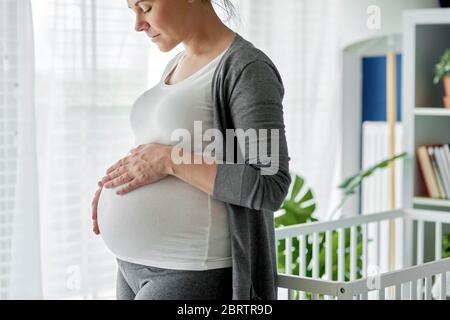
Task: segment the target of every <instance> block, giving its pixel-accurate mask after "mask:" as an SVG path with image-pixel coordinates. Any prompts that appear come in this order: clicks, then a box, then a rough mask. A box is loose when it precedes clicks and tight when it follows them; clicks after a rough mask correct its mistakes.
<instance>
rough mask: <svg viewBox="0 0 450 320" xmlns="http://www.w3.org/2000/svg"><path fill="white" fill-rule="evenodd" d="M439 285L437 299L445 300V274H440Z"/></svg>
mask: <svg viewBox="0 0 450 320" xmlns="http://www.w3.org/2000/svg"><path fill="white" fill-rule="evenodd" d="M440 280H441V283H440V289H441V290H439V291H440V292H439V299H440V300H446V299H447V279H446V272H443V273H441V279H440Z"/></svg>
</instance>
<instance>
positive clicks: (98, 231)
mask: <svg viewBox="0 0 450 320" xmlns="http://www.w3.org/2000/svg"><path fill="white" fill-rule="evenodd" d="M92 224H93V226H92V231H94V233H95V234H100V228H99V227H98V222H97V220H93V221H92Z"/></svg>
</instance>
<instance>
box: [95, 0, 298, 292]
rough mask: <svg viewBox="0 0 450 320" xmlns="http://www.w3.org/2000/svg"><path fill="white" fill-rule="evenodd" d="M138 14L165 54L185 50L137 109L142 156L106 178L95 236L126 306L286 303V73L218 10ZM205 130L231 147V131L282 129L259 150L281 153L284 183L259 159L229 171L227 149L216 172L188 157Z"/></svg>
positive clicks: (164, 7)
mask: <svg viewBox="0 0 450 320" xmlns="http://www.w3.org/2000/svg"><path fill="white" fill-rule="evenodd" d="M219 5H221V6H222V7H224V8H227V9H232V8H233V7H232V4H231V3H230V2H229V1H228V0H221V3H219ZM128 6H129V7H130V8H131V10H133V12H134V13H135V14H136V31H138V32H140V31H143V32H145V33H146V34H147V36H148V37H150V38H151V39H152V41H153V42H154V43H155V44H157V45H158V48H159V49H160V50H161V51H163V52H168V51H170V50H172V49H173V48H175V47H176V46H177V45H178V44H179V43H183V45H184V48H185V50H184V51H182V52H180V53H179V54H178V55H176V56H175V57H174V58H173V59H172V60H171V61H170V62H169V63H168V65H167V66H166V68H165V71H164V72H163V75H162V77H161V80H160V82H159V83H158V84H157V85H156V86H154V87H153V88H151V89H149V90H147V91H145V92H144V93H142V94H141V95H140V96H139V98H138V99H137V100H136V101H135V103H134V104H133V107H132V110H131V114H130V122H131V127H132V130H133V133H134V137H135V148H134V149H132V150H131V151H130V152H129V154H128V155H126V156H125V157H124V158H122V159H120V160H119V161H117V162H116V163H115V164H114V165H112V166H111V167H110V168H108V169H107V170H106V175H105V177H103V178H102V179H101V181H99V182H98V186H99V189H98V190H97V192H96V194H95V196H94V199H93V201H92V218H93V230H94V232H95V233H96V234H101V235H102V238H103V240H104V242H105V244H106V246H107V247H108V248H109V250H110V251H111V252H112V253H113V254H114V255H115V256H116V258H117V265H118V273H117V299H155V300H160V299H244V300H253V299H263V300H268V299H277V286H276V285H277V263H276V251H275V250H276V248H275V237H274V224H273V213H274V211H276V210H278V209H279V207H280V205H281V203H282V201H283V200H284V197H285V196H286V194H287V192H288V188H289V185H290V182H291V178H290V175H289V160H290V158H289V157H288V150H287V144H286V140H285V133H284V121H283V106H282V100H283V95H284V88H283V84H282V80H281V77H280V75H279V73H278V71H277V69H276V67H275V65H274V64H273V63H272V61H271V60H270V59H269V58H268V57H267V56H266V55H265V54H264V53H263V52H262V51H261V50H259V49H257V48H256V47H255V46H253V44H252V43H250V42H249V41H247V40H245V39H244V38H243V37H242V36H240V35H239V34H238V33H235V32H233V31H232V30H231V29H229V28H228V27H227V26H226V25H225V24H223V23H222V21H221V20H220V18H219V17H218V16H217V14H216V12H215V11H214V7H213V5H212V3H211V0H144V1H142V0H140V1H139V0H138V1H136V0H128ZM195 122H197V123H201V130H202V132H201V133H203V132H205V131H206V130H208V129H216V130H218V131H219V132H220V133H222V137H223V138H222V139H223V140H222V142H223V143H224V145H225V144H226V143H228V142H229V140H227V138H228V136H227V135H226V134H225V131H226V130H229V129H243V130H249V129H251V130H256V132H259V131H258V130H260V129H266V130H269V131H270V130H272V129H275V130H276V131H277V132H278V134H277V135H275V138H273V136H272V135H271V134H270V133H268V134H267V135H265V136H264V139H263V138H262V136H261V138H260V136H259V135H257V141H256V142H257V143H260V142H264V144H265V145H266V149H265V150H271V151H273V150H275V152H272V154H271V155H270V159H271V161H272V163H274V164H276V167H277V170H276V172H272V173H271V174H267V172H266V173H265V174H263V170H264V168H263V167H267V164H264V165H262V163H261V161H259V160H258V161H256V162H255V161H249V157H248V156H245V158H244V161H234V160H233V161H231V162H230V161H228V159H229V158H228V157H226V159H227V161H225V154H226V151H228V152H229V149H228V145H227V147H226V148H224V149H225V150H223V153H221V152H219V153H217V157H216V158H211V157H210V158H209V160H213V161H204V160H205V159H206V155H205V154H203V152H204V147H205V145H206V144H203V142H202V145H201V147H202V150H201V152H200V153H198V152H197V151H195V150H198V149H194V147H191V148H189V147H186V148H180V147H179V146H178V145H177V140H173V139H172V138H173V133H174V132H175V130H178V129H184V130H186V131H187V132H189V133H190V134H191V135H192V136H195V131H196V129H197V128H195V129H194V123H195ZM228 139H230V140H231V139H232V138H228ZM233 140H234V139H233ZM253 142H254V141H253ZM253 142H252V143H253ZM274 145H276V146H277V148H276V149H273V148H272V146H274ZM241 147H243V146H241V145H240V144H239V143H238V145H237V146H234V148H235V149H234V150H236V148H237V149H240V148H241ZM175 155H181V156H187V159H189V160H190V161H186V162H184V163H180V162H179V161H175ZM244 155H245V152H244ZM259 155H260V154H259Z"/></svg>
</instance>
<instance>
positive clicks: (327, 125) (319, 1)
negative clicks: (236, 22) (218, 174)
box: [239, 0, 342, 218]
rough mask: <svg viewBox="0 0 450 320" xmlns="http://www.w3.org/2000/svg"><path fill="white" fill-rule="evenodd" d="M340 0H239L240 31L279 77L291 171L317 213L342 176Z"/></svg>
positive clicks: (330, 200) (335, 195) (331, 202)
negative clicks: (308, 190) (301, 179)
mask: <svg viewBox="0 0 450 320" xmlns="http://www.w3.org/2000/svg"><path fill="white" fill-rule="evenodd" d="M341 1H342V0H314V1H312V0H311V1H309V0H283V1H273V0H241V1H239V6H240V10H239V11H240V15H241V20H242V31H241V32H242V34H243V35H245V36H246V37H247V38H248V39H249V40H250V41H252V42H253V43H254V44H255V45H256V46H257V47H259V48H261V49H262V50H263V51H264V52H266V53H267V55H268V56H269V57H270V58H271V59H272V60H273V61H274V62H275V64H276V66H277V67H278V69H279V71H280V74H281V76H282V79H283V82H284V86H285V98H284V108H285V109H284V111H285V124H286V139H287V142H288V148H289V153H290V156H291V158H292V160H291V163H290V164H291V170H292V171H294V172H295V173H297V174H299V175H301V176H303V177H304V178H305V179H306V183H307V184H308V186H310V187H311V188H312V190H313V192H314V195H315V197H316V201H317V210H316V213H315V214H316V216H317V217H319V218H324V217H326V216H327V214H328V213H329V212H330V211H331V210H332V209H333V208H334V206H336V205H337V203H338V201H339V197H340V191H339V189H338V188H337V185H338V184H339V183H340V180H341V178H342V177H341V176H340V172H341V170H340V168H341V164H340V155H339V153H340V145H341V141H340V140H341V139H340V136H341V117H342V114H341V110H340V102H339V99H340V90H339V88H340V82H341V78H340V77H341V74H340V70H341V68H340V63H341V53H340V49H339V28H340V25H339V21H338V16H339V7H340V5H341Z"/></svg>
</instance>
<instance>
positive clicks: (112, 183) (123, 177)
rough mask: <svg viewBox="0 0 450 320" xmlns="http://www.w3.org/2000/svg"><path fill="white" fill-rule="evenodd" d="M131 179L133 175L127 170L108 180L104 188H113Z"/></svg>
mask: <svg viewBox="0 0 450 320" xmlns="http://www.w3.org/2000/svg"><path fill="white" fill-rule="evenodd" d="M131 180H133V177H132V176H131V175H130V174H129V173H128V172H127V173H124V174H122V175H121V176H119V177H117V178H115V179H113V180H111V181H108V183H106V184H105V188H114V187H117V186H120V185H122V184H124V183H127V182H129V181H131Z"/></svg>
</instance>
